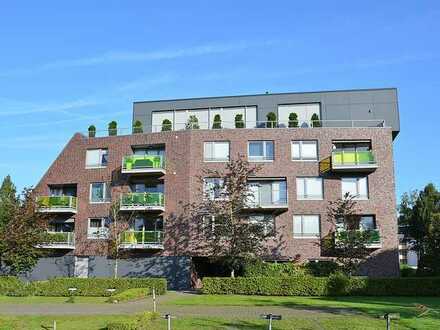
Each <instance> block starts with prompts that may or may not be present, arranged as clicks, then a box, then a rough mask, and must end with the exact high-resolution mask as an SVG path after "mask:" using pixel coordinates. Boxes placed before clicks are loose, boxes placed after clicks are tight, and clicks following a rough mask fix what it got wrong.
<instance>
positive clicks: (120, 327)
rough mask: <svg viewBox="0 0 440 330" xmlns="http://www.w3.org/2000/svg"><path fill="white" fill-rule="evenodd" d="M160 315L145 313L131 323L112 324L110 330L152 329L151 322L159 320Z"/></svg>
mask: <svg viewBox="0 0 440 330" xmlns="http://www.w3.org/2000/svg"><path fill="white" fill-rule="evenodd" d="M159 316H160V315H159V314H158V313H154V312H144V313H142V314H140V315H137V316H135V317H134V319H132V320H130V321H120V322H111V323H109V324H108V325H107V329H108V330H147V329H151V322H152V321H154V320H156V319H158V318H159Z"/></svg>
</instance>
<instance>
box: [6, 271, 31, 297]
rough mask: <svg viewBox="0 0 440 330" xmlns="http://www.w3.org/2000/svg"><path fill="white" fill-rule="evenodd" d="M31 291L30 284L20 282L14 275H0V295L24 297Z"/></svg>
mask: <svg viewBox="0 0 440 330" xmlns="http://www.w3.org/2000/svg"><path fill="white" fill-rule="evenodd" d="M33 292H34V287H33V285H32V284H29V283H25V282H22V281H20V280H19V279H18V278H17V277H15V276H0V296H11V297H26V296H30V295H32V294H33Z"/></svg>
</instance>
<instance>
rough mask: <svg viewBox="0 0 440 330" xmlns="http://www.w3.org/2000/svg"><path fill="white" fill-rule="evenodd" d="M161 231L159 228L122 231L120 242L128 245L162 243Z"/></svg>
mask: <svg viewBox="0 0 440 330" xmlns="http://www.w3.org/2000/svg"><path fill="white" fill-rule="evenodd" d="M162 243H163V232H162V231H159V230H153V231H147V230H143V231H133V230H128V231H125V232H123V233H122V237H121V244H129V245H147V244H162Z"/></svg>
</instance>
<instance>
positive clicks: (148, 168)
mask: <svg viewBox="0 0 440 330" xmlns="http://www.w3.org/2000/svg"><path fill="white" fill-rule="evenodd" d="M121 172H122V173H128V174H165V159H164V157H163V156H150V155H131V156H125V157H124V158H122V170H121Z"/></svg>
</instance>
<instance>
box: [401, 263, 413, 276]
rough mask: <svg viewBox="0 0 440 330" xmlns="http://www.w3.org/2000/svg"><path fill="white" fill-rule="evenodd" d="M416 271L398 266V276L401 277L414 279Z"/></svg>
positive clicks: (406, 266)
mask: <svg viewBox="0 0 440 330" xmlns="http://www.w3.org/2000/svg"><path fill="white" fill-rule="evenodd" d="M416 273H417V269H414V268H411V267H409V266H408V265H400V276H402V277H414V276H416Z"/></svg>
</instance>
